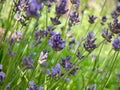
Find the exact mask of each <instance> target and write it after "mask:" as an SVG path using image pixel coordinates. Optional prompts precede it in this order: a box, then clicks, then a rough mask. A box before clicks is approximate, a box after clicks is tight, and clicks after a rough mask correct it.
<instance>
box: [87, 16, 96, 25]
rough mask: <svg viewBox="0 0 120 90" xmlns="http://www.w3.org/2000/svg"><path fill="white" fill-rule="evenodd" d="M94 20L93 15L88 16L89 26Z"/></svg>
mask: <svg viewBox="0 0 120 90" xmlns="http://www.w3.org/2000/svg"><path fill="white" fill-rule="evenodd" d="M96 18H97V17H95V16H94V15H91V16H90V15H89V20H88V21H89V23H90V24H93V23H94V22H95V20H96Z"/></svg>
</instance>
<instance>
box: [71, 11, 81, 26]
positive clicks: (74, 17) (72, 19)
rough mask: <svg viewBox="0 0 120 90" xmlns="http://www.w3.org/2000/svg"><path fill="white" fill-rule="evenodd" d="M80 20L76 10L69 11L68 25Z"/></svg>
mask: <svg viewBox="0 0 120 90" xmlns="http://www.w3.org/2000/svg"><path fill="white" fill-rule="evenodd" d="M79 22H80V19H79V14H78V13H77V12H75V11H74V12H71V14H70V18H69V27H71V26H72V25H75V24H78V23H79Z"/></svg>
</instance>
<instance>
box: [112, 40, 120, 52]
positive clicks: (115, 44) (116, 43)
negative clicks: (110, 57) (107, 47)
mask: <svg viewBox="0 0 120 90" xmlns="http://www.w3.org/2000/svg"><path fill="white" fill-rule="evenodd" d="M112 46H113V49H114V50H115V51H119V50H120V39H119V38H115V39H114V40H113V42H112Z"/></svg>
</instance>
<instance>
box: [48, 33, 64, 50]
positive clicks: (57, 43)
mask: <svg viewBox="0 0 120 90" xmlns="http://www.w3.org/2000/svg"><path fill="white" fill-rule="evenodd" d="M52 34H53V35H52V39H50V40H49V42H48V44H49V45H50V46H52V48H53V50H55V51H60V50H62V49H63V48H64V47H65V43H66V42H65V41H64V40H62V39H61V36H60V34H59V33H52Z"/></svg>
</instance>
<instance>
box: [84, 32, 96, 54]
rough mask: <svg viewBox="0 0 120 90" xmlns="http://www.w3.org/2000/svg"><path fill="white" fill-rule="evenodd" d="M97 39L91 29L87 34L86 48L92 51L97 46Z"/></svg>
mask: <svg viewBox="0 0 120 90" xmlns="http://www.w3.org/2000/svg"><path fill="white" fill-rule="evenodd" d="M95 41H96V38H94V32H93V31H89V32H88V35H87V39H86V41H85V43H84V48H85V50H86V51H88V52H92V51H93V50H94V49H95V48H97V45H96V44H95Z"/></svg>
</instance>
